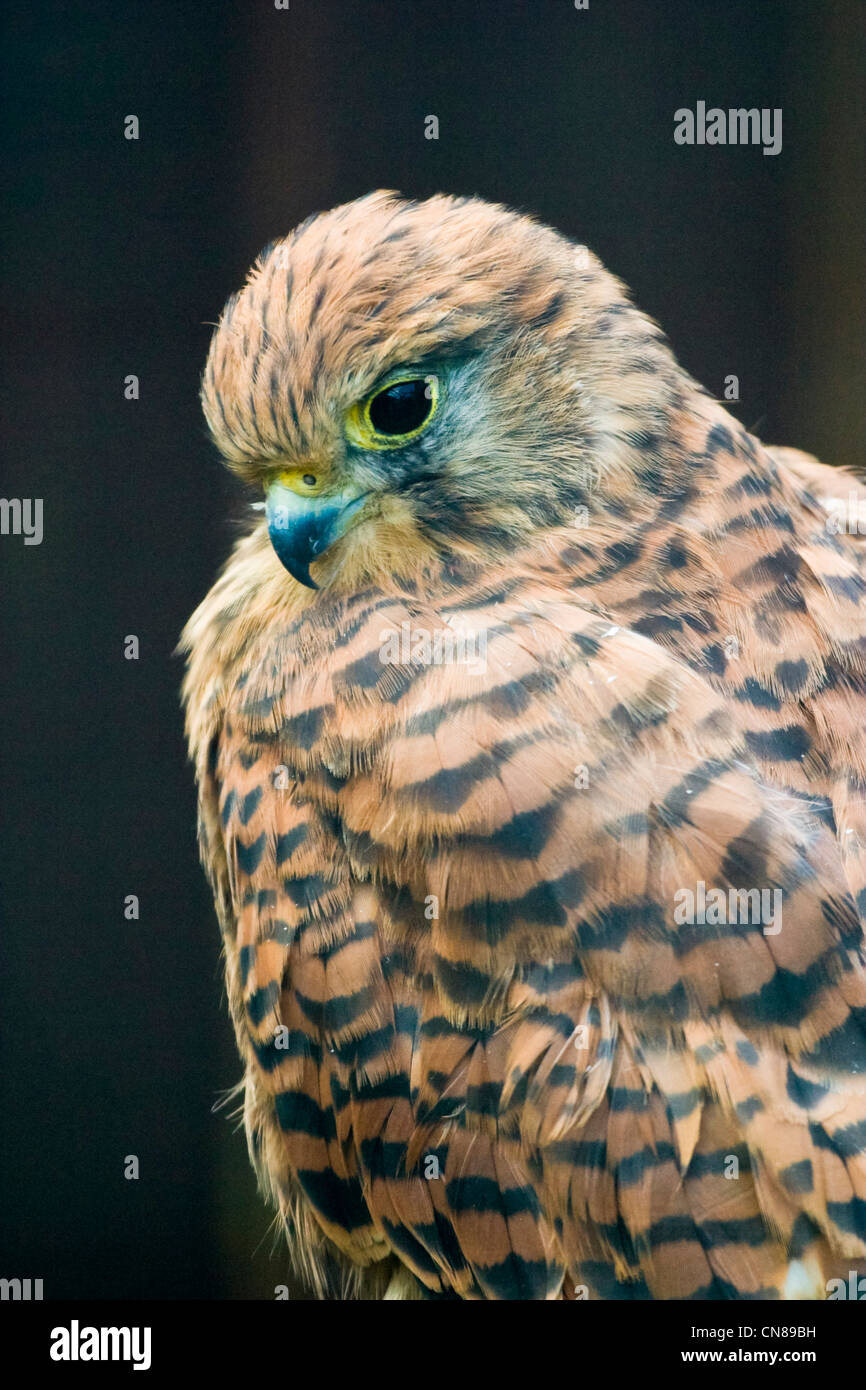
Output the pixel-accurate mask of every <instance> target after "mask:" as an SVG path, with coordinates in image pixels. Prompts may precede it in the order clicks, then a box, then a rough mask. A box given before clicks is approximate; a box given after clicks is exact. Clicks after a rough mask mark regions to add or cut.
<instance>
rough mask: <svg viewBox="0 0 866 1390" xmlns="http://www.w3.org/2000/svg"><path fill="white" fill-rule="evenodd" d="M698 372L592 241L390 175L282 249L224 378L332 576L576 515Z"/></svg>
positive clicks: (401, 566)
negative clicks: (678, 360) (408, 196)
mask: <svg viewBox="0 0 866 1390" xmlns="http://www.w3.org/2000/svg"><path fill="white" fill-rule="evenodd" d="M680 381H681V377H680V375H679V373H678V369H676V368H675V365H674V363H673V359H672V358H671V357H670V354H669V352H668V350H667V348H666V346H665V345H664V341H663V339H662V338H661V335H660V333H659V331H658V330H657V329H656V328H655V326H654V325H653V324H652V323H651V322H650V321H649V320H648V319H646V318H644V316H643V315H641V314H640V313H639V312H638V311H637V310H636V309H635V308H634V307H633V306H632V305H631V304H630V302H629V301H628V299H627V298H626V296H625V293H624V291H623V288H622V286H621V285H620V284H619V282H618V281H616V280H615V279H614V278H613V277H612V276H611V275H609V274H608V273H607V272H606V271H605V270H604V268H603V267H602V266H601V264H600V263H599V262H598V261H597V260H596V258H595V257H594V256H593V255H592V254H591V253H590V252H589V251H587V250H586V248H584V247H579V246H575V245H574V244H573V243H571V242H569V241H568V240H566V239H565V238H564V237H561V236H559V235H558V234H557V233H555V232H553V231H551V230H549V229H548V228H546V227H543V226H540V225H538V224H537V223H535V222H533V221H532V220H531V219H530V218H527V217H523V216H520V215H518V214H516V213H513V212H510V211H508V210H507V209H505V208H502V207H498V206H494V205H491V204H488V203H485V202H482V201H480V200H477V199H465V198H450V197H441V196H440V197H435V198H431V199H429V200H428V201H426V202H421V203H413V202H406V201H403V200H401V199H399V198H397V197H396V196H395V195H393V194H390V193H384V192H380V193H374V194H371V195H370V196H369V197H366V198H362V199H359V200H358V201H357V202H353V203H349V204H346V205H345V206H343V207H339V208H335V209H334V210H333V211H331V212H328V213H325V214H322V215H320V216H317V217H314V218H311V219H309V220H308V221H307V222H305V223H304V224H303V225H302V226H300V227H299V228H297V230H296V231H295V232H293V233H292V234H291V235H290V236H288V237H287V238H285V240H283V241H279V242H276V243H274V244H273V245H272V246H270V247H269V248H268V249H267V250H266V251H265V252H264V253H263V254H262V256H261V257H260V258H259V260H258V261H257V262H256V264H255V266H254V267H253V269H252V271H251V272H250V275H249V277H248V280H247V283H246V285H245V286H244V288H243V289H242V290H241V292H240V294H238V295H236V296H234V297H233V298H232V299H231V300H230V301H229V303H228V304H227V306H226V309H225V311H224V313H223V315H222V319H221V321H220V323H219V326H218V328H217V330H216V332H215V334H214V337H213V341H212V344H211V348H210V354H209V357H208V363H207V367H206V370H205V374H204V380H203V384H202V399H203V404H204V411H205V415H206V418H207V421H208V424H209V426H210V429H211V432H212V434H213V437H214V439H215V441H216V443H217V446H218V447H219V449H220V451H221V452H222V454H223V456H224V458H225V460H226V462H227V463H228V465H229V466H230V467H231V468H232V469H233V470H234V471H235V472H237V473H238V474H240V475H241V476H242V477H243V478H244V479H245V480H247V481H248V482H250V483H251V484H253V485H254V486H255V487H256V488H261V489H263V490H264V493H265V499H266V512H267V522H268V529H269V533H270V536H271V540H272V543H273V546H274V549H275V550H276V552H277V555H278V556H279V558H280V560H281V561H282V562H283V564H284V566H285V568H286V569H287V570H288V571H289V572H290V573H291V574H292V575H293V576H294V577H295V579H297V580H299V581H300V582H301V583H302V584H306V585H309V586H310V587H317V586H325V585H327V586H330V585H332V584H335V583H337V582H339V580H340V578H342V579H344V580H347V581H348V582H353V583H354V582H357V581H358V580H359V579H361V578H365V579H370V578H375V577H376V576H377V575H381V574H382V573H383V572H388V573H391V574H398V573H407V572H412V571H414V570H417V569H418V567H419V566H423V565H424V563H425V562H426V561H427V560H435V559H441V558H442V557H444V556H448V555H449V554H471V553H473V552H474V551H479V552H480V551H482V550H483V552H484V553H485V554H487V555H490V554H491V552H493V553H496V552H497V551H499V552H505V551H507V550H509V549H512V548H513V547H514V546H515V545H518V544H520V543H522V542H524V541H526V540H528V539H529V537H530V536H531V533H532V532H533V531H534V530H537V529H539V528H544V527H551V526H556V525H560V524H565V523H566V522H567V520H568V518H569V516H570V515H572V514H573V513H574V511H575V508H576V507H578V506H580V505H585V504H587V502H590V503H591V499H592V497H593V496H594V495H595V493H596V491H597V489H598V487H599V484H600V482H602V481H603V482H604V484H605V486H607V487H608V488H611V487H612V488H613V489H614V491H616V490H617V488H618V487H619V486H620V484H618V483H617V482H616V479H617V477H618V475H620V474H624V473H626V472H628V469H629V467H630V465H631V453H630V448H629V445H628V438H629V435H630V433H631V434H633V433H635V432H636V431H638V432H639V431H641V430H643V431H645V430H646V429H647V419H648V417H652V415H653V413H654V412H655V414H656V416H657V415H658V413H659V411H660V410H661V409H662V407H663V405H664V400H663V399H662V398H663V395H664V392H665V389H667V390H668V392H673V393H675V392H676V390H677V389H678V384H679V382H680ZM666 383H667V386H666Z"/></svg>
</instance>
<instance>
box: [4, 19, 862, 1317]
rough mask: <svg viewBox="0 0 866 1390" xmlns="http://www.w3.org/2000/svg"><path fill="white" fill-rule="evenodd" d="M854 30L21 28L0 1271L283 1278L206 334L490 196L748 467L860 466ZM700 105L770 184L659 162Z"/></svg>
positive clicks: (9, 165)
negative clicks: (362, 229)
mask: <svg viewBox="0 0 866 1390" xmlns="http://www.w3.org/2000/svg"><path fill="white" fill-rule="evenodd" d="M864 15H866V7H864V5H863V4H862V0H837V3H833V4H826V3H825V4H820V3H812V0H803V3H798V2H797V0H784V2H782V0H778V3H777V2H776V0H724V3H713V2H712V0H704V2H702V3H699V0H691V3H672V0H627V2H624V0H619V2H618V3H617V0H590V8H589V10H588V11H582V12H578V11H576V10H575V9H574V5H573V2H572V0H525V3H516V0H513V2H512V0H493V2H492V3H487V0H465V2H464V3H457V0H436V3H434V2H433V0H390V2H388V0H381V2H380V3H377V2H376V0H291V8H290V9H289V10H288V11H278V10H276V9H275V7H274V5H273V3H272V0H244V3H236V4H235V5H223V4H219V3H215V2H214V0H209V2H208V3H195V2H190V0H149V3H138V4H132V3H123V0H112V3H110V4H99V3H90V4H61V3H38V4H33V3H31V4H30V5H28V6H24V5H21V6H20V7H17V8H16V7H15V6H9V5H7V6H6V8H5V20H4V31H5V32H4V45H3V47H4V57H3V72H2V119H3V127H4V135H5V140H4V144H5V150H6V158H5V160H4V166H5V169H6V172H5V173H4V175H3V188H2V193H3V203H2V206H3V208H4V213H3V219H2V220H3V226H2V252H3V261H2V264H3V267H4V272H5V295H4V301H5V303H6V306H7V308H6V312H5V317H4V324H3V332H2V368H3V370H2V407H3V418H4V421H5V428H4V437H5V448H4V457H5V464H4V472H3V482H2V489H0V490H2V493H3V495H4V496H6V497H42V498H43V499H44V525H45V535H44V540H43V543H42V545H41V546H28V547H25V546H24V545H23V542H22V540H21V538H20V537H13V536H5V537H0V564H2V567H3V569H2V618H3V626H4V640H3V645H2V663H3V667H2V669H3V676H4V680H3V708H2V712H0V738H2V751H3V768H4V778H3V787H4V790H3V795H2V799H0V817H2V830H3V848H2V860H0V912H2V944H0V979H2V986H0V987H2V995H3V1005H2V1023H3V1031H2V1057H0V1126H2V1131H3V1138H2V1144H3V1155H2V1174H0V1208H2V1230H0V1277H7V1278H11V1277H21V1278H25V1277H31V1278H40V1277H41V1278H43V1279H44V1281H45V1296H46V1298H50V1297H109V1298H111V1297H116V1298H131V1297H161V1298H190V1297H192V1298H225V1297H244V1296H247V1297H273V1289H274V1285H275V1284H277V1283H279V1282H282V1281H283V1280H284V1278H285V1275H286V1260H285V1257H284V1255H283V1252H282V1248H281V1247H280V1245H279V1243H277V1247H276V1252H275V1253H273V1254H272V1253H271V1252H272V1248H273V1240H272V1237H271V1234H270V1232H269V1214H268V1213H267V1212H266V1210H265V1208H264V1206H263V1204H262V1203H261V1202H260V1201H259V1199H258V1198H257V1196H256V1195H255V1191H254V1183H253V1178H252V1175H251V1173H250V1171H249V1168H248V1164H247V1159H246V1153H245V1147H244V1142H243V1138H242V1136H241V1135H238V1134H236V1133H235V1132H234V1131H233V1129H232V1127H231V1125H230V1124H229V1122H228V1121H227V1118H226V1115H225V1112H224V1111H223V1112H221V1113H218V1114H213V1113H212V1106H213V1105H214V1102H215V1100H216V1099H217V1098H218V1095H219V1092H220V1091H221V1089H223V1088H227V1087H228V1086H230V1085H231V1084H232V1083H233V1082H234V1081H235V1080H236V1079H237V1077H238V1074H239V1067H238V1063H237V1060H236V1055H235V1050H234V1043H233V1039H232V1037H231V1032H230V1027H229V1024H228V1020H227V1017H226V1014H225V1009H224V1001H223V998H222V986H221V967H220V961H219V941H218V932H217V927H216V922H215V918H214V915H213V911H212V906H211V902H210V898H209V894H208V890H207V888H206V886H205V882H204V878H203V876H202V874H201V872H200V869H199V866H198V861H197V854H196V846H195V797H194V789H193V780H192V775H191V771H190V769H189V768H188V767H187V765H186V763H185V751H184V744H183V737H182V722H181V715H180V711H179V707H178V698H177V692H178V685H179V681H180V676H181V666H180V662H179V661H178V659H177V658H176V657H174V656H173V655H172V652H173V648H174V646H175V642H176V640H177V636H178V633H179V631H180V629H181V627H182V625H183V622H184V620H185V618H186V617H187V615H188V614H189V612H190V611H191V609H192V608H193V607H194V605H195V604H196V603H197V602H198V601H199V599H200V598H201V597H202V595H203V594H204V592H205V591H206V589H207V587H208V586H209V584H210V583H211V581H212V579H213V577H214V575H215V572H216V569H217V567H218V565H219V564H220V563H221V561H222V559H223V558H224V556H225V555H226V553H227V551H228V549H229V546H230V544H231V541H232V538H233V535H234V534H235V533H236V529H237V518H238V516H239V515H240V514H241V511H242V500H241V497H240V494H239V493H238V490H237V488H236V485H235V484H234V483H232V482H231V480H230V479H229V477H228V475H227V474H226V473H225V472H224V471H223V470H222V469H221V468H220V466H219V464H218V462H217V460H216V457H215V455H214V453H213V450H212V448H211V446H210V445H209V443H208V442H207V439H206V437H205V434H204V428H203V423H202V420H201V416H200V412H199V407H198V401H197V390H198V379H199V374H200V372H201V369H202V366H203V363H204V359H205V354H206V351H207V345H208V339H209V335H210V331H211V330H210V328H209V327H208V321H213V320H215V319H216V318H217V317H218V315H219V312H220V309H221V307H222V304H223V302H224V300H225V298H226V297H227V295H228V294H229V292H230V291H232V290H234V289H236V288H238V287H239V285H240V283H241V281H242V279H243V276H244V273H245V271H246V268H247V266H248V265H249V264H250V263H251V261H252V260H253V259H254V257H255V256H256V254H257V253H258V251H259V250H260V249H261V248H262V246H263V245H264V244H265V243H267V242H268V241H270V240H271V239H272V238H273V237H276V236H280V235H283V234H284V233H285V232H287V231H288V230H289V229H290V228H291V227H292V226H293V225H294V224H295V223H296V222H297V221H299V220H300V219H302V218H304V217H305V216H307V215H308V214H309V213H311V212H313V211H317V210H319V209H323V208H327V207H329V206H331V205H333V204H335V203H339V202H342V201H345V200H346V199H350V198H354V197H356V196H358V195H359V194H362V193H365V192H367V191H368V190H370V189H371V188H375V187H386V188H387V187H390V188H396V189H399V190H401V191H403V192H404V193H407V194H410V195H416V196H422V197H423V196H425V195H427V194H429V193H432V192H436V191H440V190H441V191H447V192H454V193H461V194H475V193H477V194H481V195H482V196H484V197H487V198H492V199H499V200H502V201H504V202H507V203H509V204H512V205H515V206H518V207H521V208H525V209H527V210H530V211H533V212H535V213H536V214H538V215H539V216H540V217H541V218H543V219H544V220H546V221H548V222H551V223H552V224H554V225H555V226H557V227H559V228H560V229H561V230H563V231H564V232H566V233H568V234H569V235H572V236H574V237H576V238H578V239H580V240H582V241H586V242H587V243H588V244H589V245H590V246H591V247H592V248H593V249H594V250H595V251H596V252H597V253H598V254H599V255H600V256H601V258H602V260H603V261H605V263H606V264H607V265H608V266H609V268H610V269H612V270H613V271H615V272H616V273H617V274H618V275H620V276H621V277H622V278H623V279H624V280H625V281H626V283H627V284H629V285H630V286H631V288H632V290H633V292H634V295H635V298H636V299H637V302H638V303H639V304H640V305H641V306H642V307H643V308H644V309H646V310H647V311H648V312H650V313H651V314H652V315H653V316H654V317H656V318H657V319H658V320H659V321H660V322H661V324H662V325H663V327H664V328H665V330H666V331H667V333H668V335H669V337H670V339H671V341H672V342H673V345H674V347H675V349H676V351H677V352H678V355H679V356H680V359H681V361H683V363H684V364H685V365H686V366H687V367H688V368H689V369H690V370H691V371H692V372H693V373H694V375H696V376H697V377H698V378H699V379H700V380H701V381H702V382H703V383H704V384H705V385H706V386H707V387H708V388H709V389H710V391H711V392H712V393H713V394H714V395H721V394H722V389H723V382H724V378H725V376H726V375H728V374H730V373H735V374H736V375H737V376H738V377H739V380H740V393H741V397H742V404H741V405H740V406H738V407H735V409H736V411H737V413H738V415H739V417H740V418H741V419H742V420H743V422H744V423H745V424H746V425H747V426H749V427H751V428H754V429H755V430H756V432H757V433H759V434H761V436H762V437H763V438H765V439H767V440H769V441H772V442H775V443H791V444H797V445H799V446H800V447H803V448H807V449H809V450H811V451H813V452H815V453H817V454H818V455H819V456H821V457H822V458H824V459H825V460H826V461H827V462H831V463H847V464H853V463H857V462H860V461H862V460H863V457H864V455H863V410H862V397H863V381H862V372H861V364H862V360H863V303H864V259H866V258H864V246H866V211H864V199H866V153H864V152H866V120H864V106H863V101H864V91H866V24H864ZM698 100H704V101H706V102H707V105H708V106H711V105H719V106H722V107H724V108H728V107H729V106H747V107H748V106H758V107H771V108H772V107H781V108H782V109H783V113H784V116H783V122H784V124H783V149H782V152H781V154H779V155H777V156H775V157H771V156H764V155H763V154H762V152H761V149H760V147H733V148H725V147H718V148H707V147H705V148H699V147H694V148H685V147H680V146H678V145H676V144H675V143H674V139H673V129H674V121H673V113H674V111H675V110H676V109H677V108H678V107H681V106H688V107H691V108H692V109H694V106H695V103H696V102H697V101H698ZM129 114H135V115H137V116H138V117H139V120H140V139H139V140H138V141H137V142H135V141H127V140H126V139H124V134H123V130H124V117H125V116H127V115H129ZM430 114H435V115H437V116H438V117H439V121H440V137H439V140H438V141H431V140H426V139H425V138H424V118H425V116H427V115H430ZM129 373H135V374H137V375H138V376H139V378H140V383H141V398H140V400H138V401H126V400H124V396H123V380H124V377H125V376H126V375H127V374H129ZM130 633H135V634H137V636H138V637H139V640H140V644H141V656H140V660H138V661H137V662H135V661H126V660H124V659H123V639H124V637H125V636H126V635H127V634H130ZM130 893H135V894H138V895H139V897H140V901H141V917H140V920H139V921H137V922H136V921H132V922H130V921H126V920H125V919H124V914H123V902H124V897H125V896H126V895H127V894H130ZM127 1154H136V1155H137V1156H138V1158H139V1161H140V1165H141V1176H140V1179H139V1180H138V1181H127V1180H125V1179H124V1176H123V1164H124V1158H125V1156H126V1155H127Z"/></svg>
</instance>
